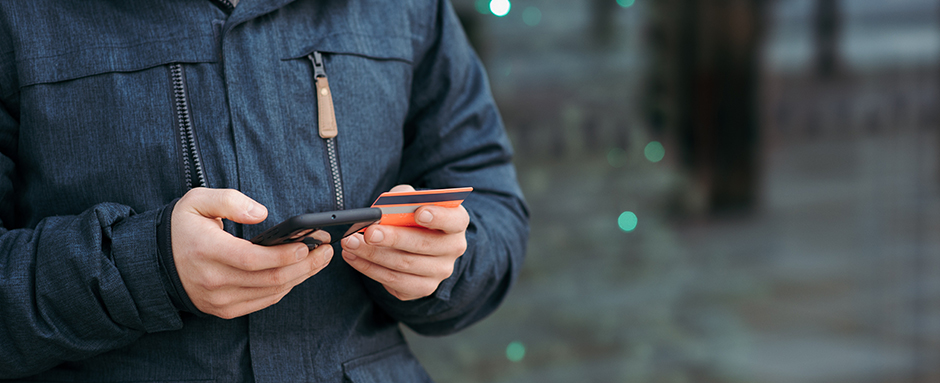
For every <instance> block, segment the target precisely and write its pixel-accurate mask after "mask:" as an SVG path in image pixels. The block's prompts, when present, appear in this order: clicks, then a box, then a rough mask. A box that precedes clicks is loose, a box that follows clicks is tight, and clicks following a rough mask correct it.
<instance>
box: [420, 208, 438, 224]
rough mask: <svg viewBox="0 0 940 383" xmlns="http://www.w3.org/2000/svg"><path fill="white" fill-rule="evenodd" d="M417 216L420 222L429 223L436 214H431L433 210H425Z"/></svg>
mask: <svg viewBox="0 0 940 383" xmlns="http://www.w3.org/2000/svg"><path fill="white" fill-rule="evenodd" d="M415 218H416V219H417V220H418V223H424V224H427V223H431V220H432V219H434V216H433V215H431V212H429V211H427V210H424V211H422V212H420V213H418V216H417V217H415Z"/></svg>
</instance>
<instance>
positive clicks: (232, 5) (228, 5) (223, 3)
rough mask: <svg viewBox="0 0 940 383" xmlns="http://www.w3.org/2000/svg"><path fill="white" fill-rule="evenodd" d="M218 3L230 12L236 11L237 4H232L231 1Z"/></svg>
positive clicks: (223, 0) (224, 0) (219, 0)
mask: <svg viewBox="0 0 940 383" xmlns="http://www.w3.org/2000/svg"><path fill="white" fill-rule="evenodd" d="M218 2H219V3H221V4H222V5H224V6H225V7H227V8H228V9H229V10H230V11H231V10H233V9H235V4H232V2H231V1H229V0H218Z"/></svg>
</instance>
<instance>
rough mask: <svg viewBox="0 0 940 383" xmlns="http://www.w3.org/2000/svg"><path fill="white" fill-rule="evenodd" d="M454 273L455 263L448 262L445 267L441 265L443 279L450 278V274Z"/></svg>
mask: <svg viewBox="0 0 940 383" xmlns="http://www.w3.org/2000/svg"><path fill="white" fill-rule="evenodd" d="M453 274H454V264H453V263H448V264H447V265H445V266H444V267H441V272H440V274H439V275H440V276H441V277H442V278H441V280H444V279H447V278H450V276H451V275H453Z"/></svg>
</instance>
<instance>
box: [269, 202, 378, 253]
mask: <svg viewBox="0 0 940 383" xmlns="http://www.w3.org/2000/svg"><path fill="white" fill-rule="evenodd" d="M380 219H382V209H379V208H362V209H350V210H337V211H328V212H322V213H309V214H301V215H297V216H294V217H291V218H288V219H286V220H284V222H281V223H279V224H277V225H274V226H273V227H271V228H269V229H267V230H265V231H264V232H263V233H261V234H258V235H257V236H256V237H254V238H252V239H251V242H252V243H254V244H258V245H264V246H274V245H280V244H282V243H292V242H303V243H305V244H307V247H308V248H310V249H313V248H315V247H317V246H319V245H320V244H322V243H332V242H336V241H339V240H341V239H343V238H346V237H347V236H349V235H350V234H352V233H355V232H357V231H359V230H361V229H363V228H365V227H366V226H369V225H371V224H373V223H376V222H378V221H379V220H380ZM319 230H323V231H325V232H327V233H329V234H330V239H329V242H327V241H326V238H324V237H323V236H319V237H320V238H317V237H318V235H317V232H318V231H319Z"/></svg>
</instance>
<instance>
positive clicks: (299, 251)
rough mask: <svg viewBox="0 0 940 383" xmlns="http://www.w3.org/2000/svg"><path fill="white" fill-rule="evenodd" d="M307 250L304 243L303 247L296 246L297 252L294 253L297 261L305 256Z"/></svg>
mask: <svg viewBox="0 0 940 383" xmlns="http://www.w3.org/2000/svg"><path fill="white" fill-rule="evenodd" d="M309 251H310V250H307V245H304V246H303V247H298V248H297V252H296V253H295V254H294V255H296V256H297V260H298V261H299V260H301V259H304V258H306V257H307V254H309Z"/></svg>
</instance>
